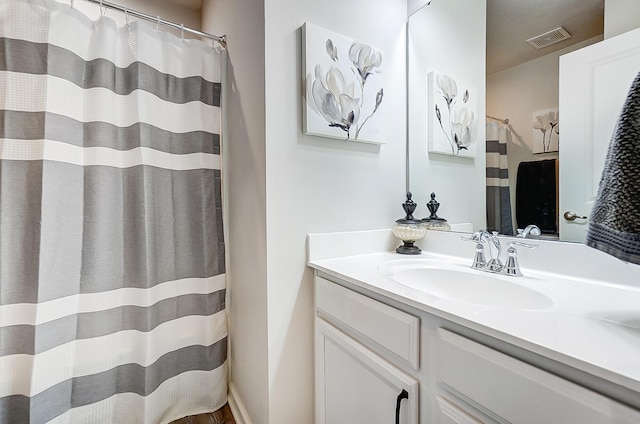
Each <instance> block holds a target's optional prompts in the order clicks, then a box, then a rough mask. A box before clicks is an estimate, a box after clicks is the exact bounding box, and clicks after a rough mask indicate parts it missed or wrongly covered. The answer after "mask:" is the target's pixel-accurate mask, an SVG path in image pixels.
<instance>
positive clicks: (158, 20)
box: [156, 15, 160, 32]
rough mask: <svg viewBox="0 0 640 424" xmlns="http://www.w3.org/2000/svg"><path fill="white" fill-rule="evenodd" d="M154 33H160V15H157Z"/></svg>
mask: <svg viewBox="0 0 640 424" xmlns="http://www.w3.org/2000/svg"><path fill="white" fill-rule="evenodd" d="M156 32H160V15H158V19H157V20H156Z"/></svg>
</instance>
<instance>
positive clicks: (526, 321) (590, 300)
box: [309, 251, 640, 393]
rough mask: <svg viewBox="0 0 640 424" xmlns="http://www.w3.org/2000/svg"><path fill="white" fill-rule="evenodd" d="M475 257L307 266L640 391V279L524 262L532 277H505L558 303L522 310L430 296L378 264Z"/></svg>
mask: <svg viewBox="0 0 640 424" xmlns="http://www.w3.org/2000/svg"><path fill="white" fill-rule="evenodd" d="M465 253H466V252H465ZM465 256H466V254H465ZM471 258H472V255H471V256H469V258H468V259H465V258H464V257H457V256H451V255H445V254H440V253H425V252H423V253H422V254H420V255H411V256H409V255H399V254H397V253H395V252H392V251H388V252H381V253H365V254H358V255H352V256H342V257H337V258H327V259H323V258H316V259H314V258H313V255H311V257H310V261H309V266H310V267H312V268H314V269H316V270H318V271H321V272H323V273H326V274H328V275H331V276H334V277H337V278H339V279H342V280H345V281H347V282H349V283H352V284H355V285H356V286H358V287H361V288H363V289H366V290H370V291H372V292H375V293H378V294H381V295H383V296H386V297H388V298H391V299H394V300H396V301H399V302H402V303H404V304H406V305H409V306H411V307H414V308H417V309H419V310H422V311H425V312H427V313H430V314H433V315H436V316H439V317H442V318H444V319H447V320H450V321H452V322H455V323H458V324H461V325H463V326H465V327H469V328H471V329H473V330H476V331H480V332H482V333H484V334H487V335H489V336H492V337H495V338H498V339H500V340H503V341H505V342H507V343H511V344H513V345H516V346H519V347H521V348H524V349H526V350H528V351H532V352H534V353H537V354H540V355H542V356H545V357H547V358H550V359H553V360H556V361H559V362H561V363H564V364H566V365H569V366H571V367H574V368H576V369H579V370H581V371H584V372H587V373H589V374H591V375H594V376H597V377H600V378H603V379H605V380H607V381H610V382H612V383H615V384H617V385H620V386H622V387H625V388H627V389H630V390H633V391H635V392H638V393H640V286H634V285H628V284H618V283H610V282H604V281H602V280H600V281H598V280H589V279H587V278H584V276H582V277H580V278H578V277H571V276H567V275H561V274H557V273H550V272H540V271H535V270H532V269H527V268H523V269H522V271H523V273H525V275H526V277H506V276H505V277H499V278H504V279H506V281H508V282H509V283H512V284H517V285H522V286H524V287H529V288H531V289H533V290H535V291H537V292H539V293H541V294H543V295H544V296H546V297H548V298H549V299H551V300H552V302H551V303H550V304H549V305H548V306H546V307H544V308H539V309H517V308H513V307H500V306H497V307H496V306H486V305H482V304H474V303H471V302H464V301H459V300H453V299H446V298H441V297H436V296H432V295H429V294H428V293H424V292H421V291H419V290H417V289H413V288H410V287H407V286H405V285H403V284H400V283H398V282H396V281H394V280H393V279H392V278H390V277H388V276H385V275H383V274H384V273H383V272H380V271H379V267H380V266H381V265H382V266H383V267H384V266H385V265H384V264H387V265H388V264H389V263H390V262H389V261H394V262H397V261H408V260H409V261H413V260H416V259H418V260H425V261H439V262H441V263H443V264H447V266H448V267H464V268H465V270H468V267H469V266H470V264H471ZM521 264H522V262H521ZM470 272H477V273H478V274H480V275H487V273H485V272H482V271H475V270H471V271H470ZM489 275H491V274H489ZM610 321H617V322H627V323H629V324H630V325H629V326H625V325H619V324H614V323H612V322H610ZM634 325H635V326H636V327H634Z"/></svg>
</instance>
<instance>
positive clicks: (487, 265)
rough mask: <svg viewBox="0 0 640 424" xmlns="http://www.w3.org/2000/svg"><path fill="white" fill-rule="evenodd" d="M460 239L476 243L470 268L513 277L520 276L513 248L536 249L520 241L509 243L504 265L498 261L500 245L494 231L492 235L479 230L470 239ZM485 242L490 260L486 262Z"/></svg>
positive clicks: (500, 251) (516, 253) (533, 245)
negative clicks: (487, 245)
mask: <svg viewBox="0 0 640 424" xmlns="http://www.w3.org/2000/svg"><path fill="white" fill-rule="evenodd" d="M534 227H535V226H534ZM527 228H528V227H527ZM536 228H537V227H536ZM523 237H524V236H523ZM461 238H462V239H463V240H466V241H474V242H476V252H475V255H474V258H473V264H472V265H471V268H473V269H478V270H481V271H486V272H493V273H500V274H505V275H510V276H515V277H519V276H522V272H521V271H520V265H519V263H518V256H517V255H518V252H517V251H516V248H515V246H521V247H526V248H528V249H535V248H536V247H538V245H537V244H529V243H523V242H520V241H510V242H509V249H507V263H506V265H505V264H503V263H502V261H501V260H500V254H501V253H502V245H501V244H500V239H499V238H498V233H497V232H495V231H494V232H493V233H489V232H488V231H485V230H480V231H476V232H475V233H473V235H472V236H471V238H466V237H461ZM485 242H486V243H487V244H489V256H490V258H491V259H489V260H488V261H487V260H486V259H485V254H484V244H485Z"/></svg>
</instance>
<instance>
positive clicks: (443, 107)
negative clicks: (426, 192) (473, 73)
mask: <svg viewBox="0 0 640 424" xmlns="http://www.w3.org/2000/svg"><path fill="white" fill-rule="evenodd" d="M428 78H429V84H428V87H429V93H428V97H429V111H428V123H429V152H433V153H440V154H445V155H453V156H462V157H470V158H475V157H476V154H477V146H478V140H477V129H478V106H477V105H478V99H477V96H478V92H477V91H476V90H475V89H474V88H473V87H471V86H469V85H468V84H465V83H464V82H462V81H460V80H457V79H456V78H454V77H451V76H449V75H445V74H441V73H438V72H429V75H428Z"/></svg>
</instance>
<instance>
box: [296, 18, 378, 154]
mask: <svg viewBox="0 0 640 424" xmlns="http://www.w3.org/2000/svg"><path fill="white" fill-rule="evenodd" d="M303 46H304V53H303V75H304V79H305V81H304V82H305V88H304V93H303V107H302V109H303V131H304V133H305V134H311V135H319V136H323V137H330V138H338V139H342V140H347V141H361V142H366V143H376V144H382V143H383V137H384V134H383V131H382V124H383V117H382V112H383V111H384V90H383V79H382V52H380V50H378V49H376V48H374V47H371V46H369V45H367V44H363V43H360V42H357V41H353V40H351V39H349V38H347V37H343V36H341V35H339V34H336V33H334V32H331V31H329V30H326V29H324V28H320V27H318V26H315V25H312V24H309V23H308V22H307V23H305V24H304V26H303Z"/></svg>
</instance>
